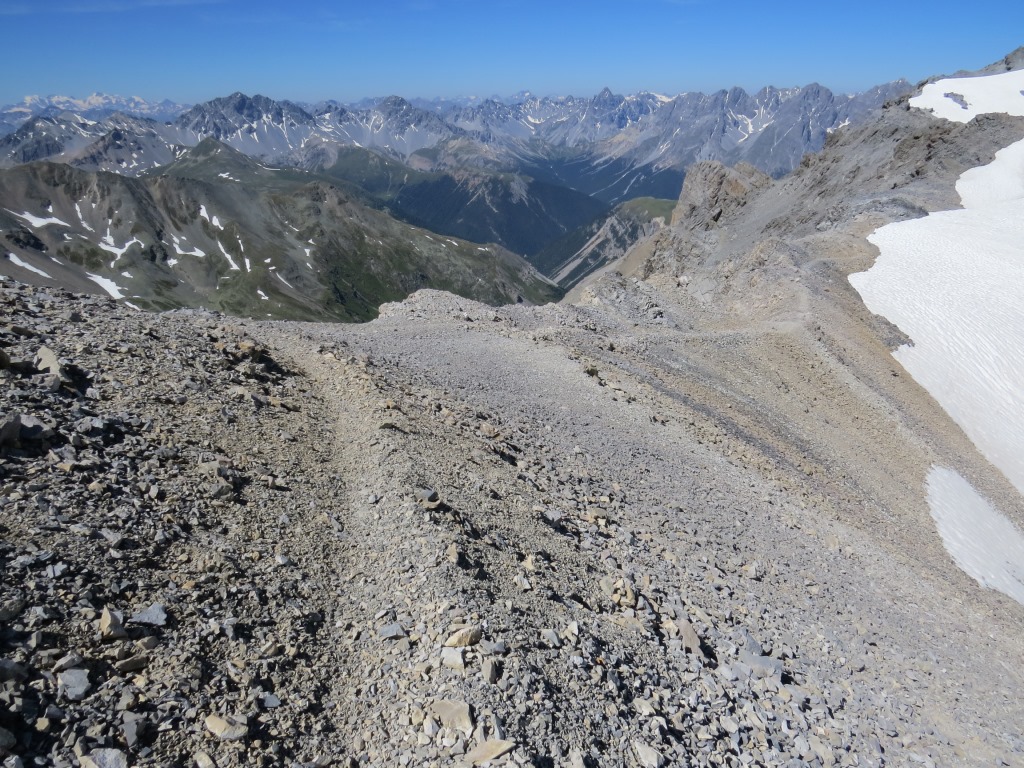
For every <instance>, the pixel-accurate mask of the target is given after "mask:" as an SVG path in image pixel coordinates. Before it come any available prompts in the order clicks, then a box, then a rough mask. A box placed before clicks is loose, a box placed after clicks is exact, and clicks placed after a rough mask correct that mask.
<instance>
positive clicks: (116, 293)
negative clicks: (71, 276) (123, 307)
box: [85, 272, 124, 299]
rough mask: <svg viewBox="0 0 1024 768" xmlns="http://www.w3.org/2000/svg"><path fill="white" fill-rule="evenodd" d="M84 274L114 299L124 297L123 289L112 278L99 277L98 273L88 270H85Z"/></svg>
mask: <svg viewBox="0 0 1024 768" xmlns="http://www.w3.org/2000/svg"><path fill="white" fill-rule="evenodd" d="M85 276H86V277H88V278H89V279H90V280H92V281H93V282H94V283H96V285H98V286H99V287H100V288H102V289H103V290H104V291H106V292H107V293H109V294H110V295H111V296H112V297H114V298H115V299H123V298H124V289H123V288H122V287H121V286H119V285H118V284H117V283H115V282H114V281H113V280H109V279H107V278H105V277H100V276H99V275H94V274H92V273H90V272H86V273H85Z"/></svg>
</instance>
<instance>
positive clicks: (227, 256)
mask: <svg viewBox="0 0 1024 768" xmlns="http://www.w3.org/2000/svg"><path fill="white" fill-rule="evenodd" d="M217 245H218V246H220V252H221V253H222V254H224V258H225V259H227V263H228V264H230V265H231V270H232V271H237V272H238V271H242V270H241V268H240V267H239V265H238V264H236V263H234V259H232V258H231V254H229V253H228V252H227V249H226V248H224V244H223V243H221V242H220V241H219V240H218V241H217Z"/></svg>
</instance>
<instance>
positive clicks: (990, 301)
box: [850, 72, 1024, 594]
mask: <svg viewBox="0 0 1024 768" xmlns="http://www.w3.org/2000/svg"><path fill="white" fill-rule="evenodd" d="M1007 74H1011V75H1017V77H1016V78H1009V79H1008V78H1007V77H1006V75H992V76H989V77H977V78H960V79H957V80H945V81H939V83H936V84H935V85H938V86H939V89H938V90H939V91H942V92H943V93H956V94H957V97H958V98H959V99H962V100H963V101H965V102H966V103H967V104H968V105H972V104H973V105H975V106H974V107H973V108H971V107H969V108H968V109H966V110H964V111H965V112H970V111H971V110H972V109H975V110H979V109H985V110H987V111H998V112H1006V113H1009V114H1022V115H1024V94H1022V93H1021V91H1020V88H1019V87H1018V83H1021V84H1024V79H1020V78H1021V77H1022V75H1021V73H1013V72H1011V73H1007ZM940 84H941V85H940ZM996 94H1001V95H999V96H997V95H996ZM943 98H944V99H946V97H943ZM929 99H932V96H929ZM946 101H949V99H946ZM958 103H959V102H958ZM921 104H925V105H928V106H927V108H930V109H935V110H936V114H937V115H940V113H941V110H939V109H936V107H937V106H939V107H941V108H942V110H945V109H947V107H946V105H945V103H944V102H941V101H934V100H933V99H932V100H928V99H926V100H925V101H923V102H922V101H920V100H918V103H917V104H915V106H919V105H921ZM953 114H955V117H954V118H948V119H956V120H958V121H961V122H963V120H961V118H962V114H961V113H959V112H954V113H953ZM940 116H942V117H945V114H944V113H943V114H941V115H940ZM956 188H957V192H958V193H959V194H960V198H961V202H962V204H963V206H964V208H963V209H962V210H953V211H940V212H937V213H932V214H930V215H928V216H926V217H924V218H920V219H913V220H910V221H903V222H896V223H893V224H889V225H886V226H884V227H882V228H880V229H878V230H877V231H876V232H874V234H872V235H871V236H870V237H869V238H868V239H869V241H870V242H872V243H873V244H875V245H876V246H878V249H879V252H880V253H879V257H878V259H877V260H876V261H875V264H874V265H873V266H872V267H871V269H870V270H868V271H867V272H861V273H859V274H855V275H850V283H851V284H852V285H853V287H854V288H855V289H856V290H857V291H858V292H859V293H860V295H861V296H862V298H863V299H864V303H865V304H866V305H867V307H868V308H869V309H870V310H871V311H872V312H874V313H876V314H879V315H883V316H885V317H886V318H888V319H889V320H890V321H892V322H893V323H895V324H896V325H897V326H899V327H900V329H901V330H902V331H903V332H904V333H906V334H907V335H908V336H909V337H910V338H911V339H913V345H905V346H903V347H900V348H899V349H898V350H897V351H896V352H895V357H896V359H897V360H899V362H900V363H901V364H902V365H903V367H904V368H905V369H906V370H907V371H908V372H909V373H910V374H911V375H912V376H913V377H914V379H915V380H917V381H918V382H919V383H920V384H921V385H922V386H923V387H924V388H925V389H926V390H928V392H929V393H930V394H931V395H932V396H933V397H934V398H935V399H936V400H937V401H938V402H939V404H940V405H942V407H943V408H944V409H945V410H946V412H947V413H948V414H949V415H950V416H951V417H952V418H953V420H954V421H956V422H957V424H959V425H960V426H961V428H962V429H963V430H964V432H965V433H966V434H967V436H968V437H969V438H970V439H971V440H972V441H973V442H974V444H975V445H976V446H977V447H978V450H979V451H980V452H981V453H982V454H983V455H984V456H985V457H986V458H987V459H988V460H989V461H990V462H991V463H992V464H993V465H994V466H996V467H997V468H998V469H1000V470H1001V471H1002V472H1003V474H1004V475H1005V476H1006V477H1007V479H1008V480H1009V481H1010V482H1011V483H1012V484H1013V485H1014V486H1015V487H1016V488H1017V490H1018V491H1020V493H1021V494H1022V495H1024V381H1022V380H1021V371H1024V343H1022V342H1024V311H1022V309H1021V308H1022V307H1024V141H1019V142H1016V143H1014V144H1012V145H1010V146H1009V147H1006V148H1005V149H1002V150H1000V151H999V152H998V153H996V156H995V159H994V160H993V162H992V163H990V164H989V165H986V166H983V167H980V168H972V169H970V170H969V171H967V172H965V173H964V174H963V175H962V176H961V177H960V180H959V181H958V182H957V186H956ZM963 482H964V483H966V481H963ZM972 493H974V492H973V489H972ZM975 495H976V494H975ZM928 498H929V506H930V507H931V509H932V514H933V515H934V516H935V517H936V519H937V520H938V519H939V517H940V516H946V517H948V516H949V515H950V514H951V513H950V512H949V510H950V509H955V510H958V512H957V514H959V515H960V516H961V517H962V518H963V519H962V521H961V523H960V526H961V528H960V529H959V532H958V534H957V535H956V536H954V537H949V538H947V537H946V536H945V535H944V536H943V540H944V543H945V544H946V547H947V549H949V551H950V553H951V554H952V555H953V557H954V559H956V560H957V562H958V563H960V562H961V561H962V560H966V561H970V560H971V558H972V557H973V556H972V554H971V551H972V548H973V547H984V546H986V544H985V542H986V541H987V539H986V537H987V536H989V534H988V533H986V531H987V530H989V529H990V528H991V526H988V524H987V523H985V516H984V514H983V513H982V512H981V511H979V510H981V509H982V507H980V506H979V505H978V504H977V503H975V502H974V501H970V502H968V501H967V499H968V494H966V492H964V491H963V489H962V488H958V487H957V486H956V484H954V483H953V482H952V481H950V480H949V479H948V478H946V480H943V481H941V482H938V481H937V482H936V483H934V484H933V483H932V482H931V480H930V481H929V494H928ZM985 514H987V513H985ZM995 514H998V513H995ZM1006 524H1007V525H1011V524H1010V523H1009V522H1008V521H1007V523H1006ZM1011 527H1012V525H1011ZM972 537H973V538H972ZM965 570H967V569H966V568H965ZM968 573H970V571H968ZM971 575H972V576H975V578H978V576H976V575H975V574H973V573H972V574H971ZM980 580H981V579H980V578H979V581H980ZM983 583H985V582H983ZM1003 591H1005V590H1003ZM1008 594H1009V593H1008Z"/></svg>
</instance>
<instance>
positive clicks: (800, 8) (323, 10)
mask: <svg viewBox="0 0 1024 768" xmlns="http://www.w3.org/2000/svg"><path fill="white" fill-rule="evenodd" d="M0 24H2V25H3V29H4V47H3V54H4V55H3V60H2V63H0V73H2V75H0V103H3V104H6V103H11V102H14V101H20V100H21V98H22V97H23V96H25V95H28V94H38V95H49V94H61V95H67V96H76V97H82V96H86V95H88V94H90V93H92V92H94V91H100V92H104V93H112V94H120V95H137V96H142V97H144V98H147V99H160V98H170V99H173V100H176V101H179V102H190V103H195V102H199V101H205V100H207V99H210V98H213V97H215V96H223V95H226V94H228V93H231V92H233V91H236V90H240V91H244V92H246V93H249V94H254V93H262V94H264V95H267V96H271V97H273V98H278V99H283V98H289V99H293V100H298V101H316V100H319V99H326V98H335V99H339V100H341V101H353V100H357V99H359V98H362V97H365V96H383V95H388V94H392V93H396V94H400V95H403V96H409V97H412V96H424V97H431V96H455V95H466V96H468V95H478V96H485V95H491V94H496V93H497V94H502V95H506V94H512V93H515V92H518V91H520V90H524V89H528V90H531V91H533V92H534V93H536V94H539V95H546V94H566V93H573V94H577V95H592V94H594V93H596V92H597V91H598V90H600V89H601V88H602V87H603V86H606V85H607V86H609V87H611V88H612V90H614V91H616V92H619V93H629V92H635V91H638V90H651V91H656V92H660V93H667V94H676V93H680V92H683V91H696V90H701V91H712V90H717V89H719V88H727V87H730V86H733V85H739V86H743V87H745V88H748V89H752V88H759V87H761V86H763V85H776V86H780V87H782V86H793V85H804V84H806V83H809V82H813V81H817V82H820V83H822V84H823V85H826V86H828V87H830V88H832V89H833V90H837V91H845V92H849V91H856V90H863V89H865V88H867V87H870V86H871V85H874V84H876V83H880V82H885V81H888V80H893V79H896V78H899V77H906V78H908V79H910V80H912V81H917V80H920V79H923V78H925V77H927V76H929V75H933V74H943V73H952V72H953V71H956V70H958V69H973V68H978V67H980V66H983V65H985V64H988V63H991V62H992V61H994V60H996V59H998V58H1000V57H1002V56H1003V55H1005V54H1006V53H1009V52H1010V51H1011V50H1013V49H1014V48H1016V47H1018V46H1020V45H1024V2H1021V0H1015V1H1007V2H1004V1H1003V0H988V2H985V3H977V4H975V3H966V2H962V1H961V2H929V3H908V2H898V0H897V1H895V2H894V1H892V0H890V1H889V2H872V1H868V2H852V1H851V0H846V1H839V2H837V1H836V0H817V1H816V2H779V3H776V2H765V1H764V0H761V1H760V2H746V1H745V0H738V1H736V2H731V3H730V2H720V1H715V2H712V1H711V0H616V1H613V0H590V1H589V2H586V1H584V0H544V1H543V2H541V1H540V0H370V2H360V3H355V2H344V1H342V2H327V1H326V0H291V2H288V1H287V0H281V1H275V2H269V1H267V0H0Z"/></svg>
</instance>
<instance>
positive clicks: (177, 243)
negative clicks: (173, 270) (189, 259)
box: [171, 235, 206, 259]
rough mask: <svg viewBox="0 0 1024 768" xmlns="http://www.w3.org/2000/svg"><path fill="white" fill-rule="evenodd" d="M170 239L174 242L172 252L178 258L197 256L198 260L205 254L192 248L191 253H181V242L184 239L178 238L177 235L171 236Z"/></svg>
mask: <svg viewBox="0 0 1024 768" xmlns="http://www.w3.org/2000/svg"><path fill="white" fill-rule="evenodd" d="M171 239H172V240H173V241H174V252H175V253H177V254H178V255H179V256H197V257H199V258H200V259H201V258H203V257H204V256H206V254H205V253H203V252H202V251H201V250H199V249H198V248H193V249H192V250H191V251H183V250H182V249H181V241H182V240H184V239H185V238H183V237H182V238H179V237H178V236H177V235H171Z"/></svg>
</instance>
